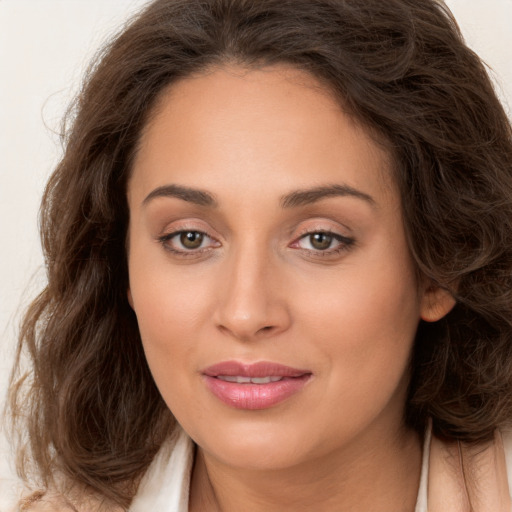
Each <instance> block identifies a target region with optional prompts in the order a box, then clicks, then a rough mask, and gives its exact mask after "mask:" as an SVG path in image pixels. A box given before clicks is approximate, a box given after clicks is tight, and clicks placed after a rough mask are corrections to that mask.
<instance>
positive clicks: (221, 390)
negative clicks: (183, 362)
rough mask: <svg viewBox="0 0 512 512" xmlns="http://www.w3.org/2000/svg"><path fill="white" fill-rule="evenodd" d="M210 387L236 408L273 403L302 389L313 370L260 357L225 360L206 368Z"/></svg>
mask: <svg viewBox="0 0 512 512" xmlns="http://www.w3.org/2000/svg"><path fill="white" fill-rule="evenodd" d="M202 374H203V378H204V380H205V383H206V386H207V387H208V389H209V390H210V391H211V392H212V393H213V394H214V395H215V396H216V397H217V398H218V399H219V400H221V401H222V402H223V403H224V404H227V405H229V406H231V407H234V408H236V409H247V410H257V409H266V408H269V407H273V406H275V405H277V404H279V403H281V402H283V401H285V400H287V399H288V398H290V397H292V396H293V395H295V394H296V393H298V392H300V391H301V390H302V388H303V387H304V385H305V384H306V383H307V381H309V379H310V378H311V376H312V372H311V371H310V370H304V369H298V368H292V367H290V366H285V365H281V364H277V363H271V362H267V361H260V362H258V363H253V364H244V363H241V362H238V361H224V362H222V363H218V364H215V365H213V366H210V367H208V368H206V369H204V370H203V372H202Z"/></svg>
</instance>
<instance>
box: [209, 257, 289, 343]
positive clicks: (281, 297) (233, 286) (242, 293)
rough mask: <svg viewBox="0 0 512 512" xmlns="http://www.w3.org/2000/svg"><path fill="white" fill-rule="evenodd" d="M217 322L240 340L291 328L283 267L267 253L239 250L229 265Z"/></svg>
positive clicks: (221, 292) (223, 277) (250, 339)
mask: <svg viewBox="0 0 512 512" xmlns="http://www.w3.org/2000/svg"><path fill="white" fill-rule="evenodd" d="M219 279H220V281H221V284H220V287H219V288H220V292H219V295H218V301H217V308H216V312H215V317H214V319H215V322H216V324H217V328H218V329H219V330H221V331H223V332H224V333H225V334H228V335H229V336H231V337H233V338H236V339H237V340H240V341H252V340H256V339H262V338H267V337H271V336H275V335H277V334H278V333H281V332H283V331H285V330H286V329H288V328H289V326H290V323H291V315H290V311H289V303H288V300H287V294H286V287H285V285H284V282H283V276H282V272H280V269H279V265H278V264H277V263H276V262H273V261H272V258H271V256H269V254H268V253H265V251H256V250H250V249H248V250H245V251H242V250H241V251H239V252H238V254H236V255H233V256H232V257H231V258H229V260H228V261H226V262H225V269H224V270H223V272H222V275H219Z"/></svg>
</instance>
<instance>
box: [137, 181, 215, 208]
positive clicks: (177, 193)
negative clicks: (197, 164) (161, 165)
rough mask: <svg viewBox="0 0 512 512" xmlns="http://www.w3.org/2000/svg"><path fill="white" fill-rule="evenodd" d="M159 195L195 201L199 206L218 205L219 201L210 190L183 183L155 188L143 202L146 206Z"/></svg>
mask: <svg viewBox="0 0 512 512" xmlns="http://www.w3.org/2000/svg"><path fill="white" fill-rule="evenodd" d="M157 197H175V198H177V199H181V200H182V201H187V202H189V203H194V204H197V205H199V206H211V207H216V206H217V201H216V200H215V198H214V197H213V196H212V195H211V194H210V193H209V192H206V191H205V190H199V189H197V188H190V187H184V186H182V185H164V186H162V187H158V188H155V190H153V191H152V192H150V193H149V194H148V195H147V196H146V198H145V199H144V201H142V204H143V205H144V206H145V205H147V204H148V203H149V202H150V201H151V200H152V199H155V198H157Z"/></svg>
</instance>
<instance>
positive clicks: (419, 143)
mask: <svg viewBox="0 0 512 512" xmlns="http://www.w3.org/2000/svg"><path fill="white" fill-rule="evenodd" d="M226 62H234V63H237V64H239V65H242V66H247V67H254V66H266V65H271V64H277V63H288V64H291V65H293V66H296V67H297V68H300V69H302V70H306V71H307V72H309V73H311V74H312V75H314V76H315V77H316V78H317V79H319V80H320V81H321V82H322V83H324V84H325V86H326V87H328V88H329V90H330V91H331V92H333V93H334V94H335V95H336V97H338V98H339V100H340V102H341V103H342V104H343V106H344V108H345V109H347V110H348V111H349V112H350V113H351V114H352V115H353V116H354V117H355V118H356V119H358V120H359V122H360V123H362V124H363V125H364V126H366V127H368V129H370V130H371V131H372V133H374V134H376V137H377V138H378V139H379V140H381V141H383V144H385V146H386V147H387V148H388V150H389V151H390V153H391V155H392V156H393V158H394V164H395V165H394V169H395V179H396V181H397V183H398V185H399V187H400V190H401V197H402V208H403V216H404V219H405V224H406V230H407V236H408V240H409V245H410V250H411V252H412V254H413V257H414V259H415V261H416V264H417V268H418V272H419V274H420V275H421V276H422V278H425V279H428V280H430V282H431V283H432V285H433V286H441V287H443V288H446V289H448V290H450V291H451V293H453V294H454V296H455V297H456V299H457V305H456V307H455V308H454V310H453V311H452V312H451V313H450V314H449V315H448V316H447V317H446V318H445V319H444V320H442V321H440V322H437V323H436V324H432V325H428V324H421V325H420V328H419V331H418V336H417V340H416V343H415V348H414V354H413V358H412V363H411V365H412V369H411V384H410V390H409V399H408V404H407V410H406V416H407V418H406V419H407V421H408V422H409V424H410V425H412V426H414V428H416V429H417V430H418V431H420V432H421V431H423V429H424V428H425V424H426V421H427V418H428V417H431V418H432V421H433V428H434V431H435V432H436V433H437V434H438V435H442V436H444V437H447V438H452V439H453V438H455V439H460V440H465V441H478V440H484V439H489V438H490V436H491V435H492V432H493V430H494V429H495V428H496V427H498V426H501V425H503V424H505V423H507V422H508V421H509V420H510V419H511V417H512V398H511V397H512V393H511V388H512V385H511V381H512V136H511V133H512V131H511V126H510V123H509V121H508V119H507V117H506V115H505V113H504V111H503V109H502V107H501V105H500V103H499V101H498V99H497V98H496V95H495V93H494V91H493V88H492V85H491V82H490V80H489V78H488V75H487V73H486V71H485V68H484V65H483V64H482V62H481V61H480V60H479V58H478V57H477V56H476V55H475V54H474V53H473V52H472V51H471V50H469V49H468V48H467V47H466V46H465V44H464V42H463V40H462V37H461V34H460V33H459V30H458V28H457V25H456V23H455V21H454V19H453V18H452V16H451V14H450V13H449V11H448V10H447V8H446V7H445V6H444V4H443V3H442V2H440V1H436V0H386V1H385V2H383V1H382V0H257V1H255V0H157V1H155V2H153V3H151V4H150V5H149V6H148V7H147V8H146V9H145V10H144V11H143V12H141V13H140V14H139V15H138V16H136V17H135V18H134V19H133V20H132V22H131V23H130V24H129V25H128V26H127V27H125V28H124V30H123V31H122V32H121V33H120V35H119V36H118V37H116V38H115V39H114V40H113V41H112V42H111V43H110V44H109V45H108V46H107V47H106V48H105V49H104V50H103V51H102V52H101V53H100V54H99V55H98V57H97V59H96V60H95V61H94V63H93V64H92V65H91V67H90V69H89V72H88V73H87V76H86V77H85V80H84V83H83V88H82V90H81V92H80V94H79V95H78V97H77V99H76V102H75V105H74V108H73V110H72V111H71V114H70V117H69V129H68V130H67V131H66V136H65V137H66V138H65V146H66V148H65V153H64V156H63V158H62V161H61V162H60V164H59V165H58V167H57V169H56V170H55V172H54V174H53V175H52V177H51V179H50V181H49V183H48V185H47V188H46V191H45V194H44V198H43V203H42V209H41V234H42V243H43V249H44V254H45V258H46V268H47V273H48V285H47V286H46V288H45V289H44V290H43V291H42V293H41V294H40V296H39V297H38V298H37V299H36V300H35V301H34V302H33V303H32V304H31V306H30V308H29V309H28V312H27V314H26V316H25V318H24V321H23V324H22V328H21V333H20V342H19V348H18V351H19V352H18V354H19V356H18V363H17V365H18V366H17V367H18V370H17V371H16V372H15V373H14V375H13V379H12V383H11V410H12V412H13V419H14V428H15V429H18V432H22V433H24V436H25V437H24V438H23V439H22V447H23V449H24V450H22V451H21V452H20V468H21V469H23V468H25V469H26V470H28V471H29V472H30V468H31V465H30V464H31V463H32V464H34V467H35V470H36V472H37V473H38V474H39V476H40V478H41V480H42V485H43V486H52V485H56V482H55V481H54V480H55V479H54V476H55V475H56V474H60V475H63V476H64V477H65V479H67V480H69V481H72V482H75V483H77V484H79V485H81V486H85V487H86V488H88V489H90V491H92V492H95V493H97V494H98V495H99V496H102V497H104V498H106V499H108V500H111V501H112V502H113V503H117V504H119V505H121V506H122V507H127V506H128V505H129V503H130V500H131V498H132V496H133V494H134V492H135V490H136V486H137V482H138V481H139V478H140V476H141V475H142V474H143V473H144V471H145V470H146V469H147V467H148V465H149V464H150V462H151V460H152V458H153V457H154V455H155V453H156V452H157V450H158V449H159V447H160V446H161V444H162V442H163V440H164V439H165V438H166V436H168V434H169V432H170V431H171V430H172V429H173V426H174V419H173V417H172V414H171V412H170V411H169V410H168V409H167V407H166V406H165V404H164V402H163V400H162V399H161V397H160V395H159V393H158V391H157V389H156V387H155V384H154V382H153V379H152V377H151V374H150V371H149V369H148V366H147V364H146V360H145V357H144V353H143V350H142V344H141V341H140V337H139V333H138V328H137V323H136V319H135V316H134V313H133V311H132V310H131V308H130V307H129V305H128V302H127V297H126V290H127V285H128V276H127V264H126V254H125V242H126V240H125V239H126V231H127V223H128V208H127V202H126V183H127V179H128V176H129V173H130V167H131V162H132V160H133V157H134V154H135V153H136V151H137V141H138V139H139V136H140V133H141V130H142V128H143V127H144V126H145V123H146V122H147V120H148V118H149V116H150V115H151V110H152V106H153V105H154V104H155V101H156V100H157V98H158V97H159V95H160V93H161V92H162V91H163V90H164V88H167V87H168V86H169V85H170V84H172V83H173V82H175V81H176V80H178V79H179V78H180V77H184V76H187V75H190V74H192V73H195V72H201V71H202V70H205V69H206V68H208V67H210V66H212V65H217V64H223V63H226ZM25 352H26V353H27V354H28V356H29V359H30V370H29V371H28V372H23V371H22V369H21V368H22V367H23V364H22V358H21V355H22V354H23V353H25Z"/></svg>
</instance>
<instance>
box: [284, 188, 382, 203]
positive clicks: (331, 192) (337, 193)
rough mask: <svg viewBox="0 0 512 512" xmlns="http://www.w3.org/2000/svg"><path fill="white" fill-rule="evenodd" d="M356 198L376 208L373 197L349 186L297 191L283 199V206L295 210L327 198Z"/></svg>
mask: <svg viewBox="0 0 512 512" xmlns="http://www.w3.org/2000/svg"><path fill="white" fill-rule="evenodd" d="M347 196H348V197H355V198H357V199H362V200H363V201H366V202H367V203H369V204H370V205H371V206H376V202H375V199H373V197H372V196H370V195H368V194H365V193H364V192H361V191H360V190H357V189H355V188H352V187H350V186H348V185H327V186H321V187H316V188H310V189H306V190H296V191H294V192H290V193H289V194H286V195H285V196H283V197H281V206H282V207H283V208H295V207H297V206H304V205H308V204H312V203H316V202H317V201H320V200H322V199H325V198H327V197H347Z"/></svg>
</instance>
